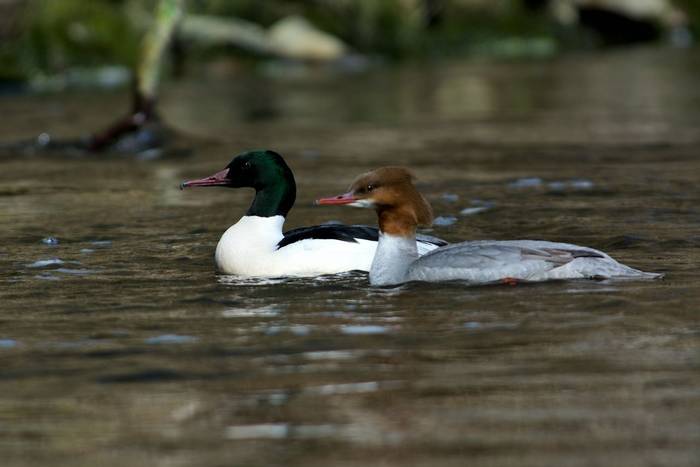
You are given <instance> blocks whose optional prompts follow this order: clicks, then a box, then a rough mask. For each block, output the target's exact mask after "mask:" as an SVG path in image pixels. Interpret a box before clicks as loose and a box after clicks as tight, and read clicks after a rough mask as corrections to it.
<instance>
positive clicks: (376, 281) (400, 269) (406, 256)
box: [369, 229, 418, 286]
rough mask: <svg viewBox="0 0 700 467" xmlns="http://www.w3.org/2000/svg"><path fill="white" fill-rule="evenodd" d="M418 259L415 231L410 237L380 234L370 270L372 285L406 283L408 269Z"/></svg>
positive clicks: (382, 232) (381, 232)
mask: <svg viewBox="0 0 700 467" xmlns="http://www.w3.org/2000/svg"><path fill="white" fill-rule="evenodd" d="M416 259H418V248H417V247H416V234H415V229H414V231H413V233H411V234H409V235H396V234H392V233H387V232H384V231H380V232H379V242H378V244H377V251H376V253H375V254H374V259H373V260H372V266H371V268H370V270H369V282H370V284H372V285H378V286H382V285H395V284H400V283H402V282H405V281H406V276H407V273H408V268H409V266H410V265H411V263H413V262H414V261H415V260H416Z"/></svg>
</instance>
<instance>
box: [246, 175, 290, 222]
mask: <svg viewBox="0 0 700 467" xmlns="http://www.w3.org/2000/svg"><path fill="white" fill-rule="evenodd" d="M295 200H296V186H295V184H294V181H293V180H292V181H291V183H290V181H289V180H284V179H282V180H278V181H277V182H276V183H274V184H269V185H263V186H261V187H256V189H255V199H253V203H252V204H251V205H250V208H248V211H247V212H246V216H258V217H273V216H282V217H287V214H288V213H289V211H290V210H291V209H292V206H294V201H295Z"/></svg>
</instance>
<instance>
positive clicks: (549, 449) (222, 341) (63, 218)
mask: <svg viewBox="0 0 700 467" xmlns="http://www.w3.org/2000/svg"><path fill="white" fill-rule="evenodd" d="M698 72H700V55H699V54H698V52H697V51H678V52H676V51H667V50H661V51H649V50H632V51H627V52H621V53H609V54H604V55H599V56H576V57H571V58H567V59H562V60H559V61H553V62H541V63H503V64H489V63H482V64H479V63H477V64H463V63H448V64H444V65H442V66H439V67H434V68H430V67H427V65H426V66H419V65H413V66H404V67H398V68H391V69H385V70H375V71H371V72H367V73H363V74H357V75H350V76H342V75H334V74H333V73H315V74H311V76H309V77H307V78H305V79H300V78H297V77H292V78H284V77H264V78H257V79H254V78H253V77H250V76H247V75H233V76H231V75H228V74H223V75H222V74H219V75H214V77H210V78H207V79H206V80H204V79H192V80H191V81H187V82H183V83H175V84H173V85H171V86H169V87H167V88H166V89H165V90H164V97H163V99H164V100H163V108H162V110H163V113H164V115H166V116H167V120H168V121H169V123H171V124H172V125H173V126H175V127H177V128H180V129H183V130H187V132H188V134H189V138H190V139H191V141H190V144H191V145H192V147H193V149H194V155H193V156H192V157H189V158H179V159H163V160H155V161H138V160H134V159H132V158H128V157H117V156H100V157H94V158H91V159H88V158H79V157H76V156H75V155H68V156H60V155H54V156H22V157H20V156H19V155H16V156H15V157H12V156H6V157H4V158H3V159H2V160H0V164H1V166H2V171H1V172H0V173H1V175H0V177H2V184H1V185H0V227H1V229H2V232H3V248H2V249H0V265H1V266H2V268H0V300H1V303H2V305H1V306H0V454H1V455H2V458H3V466H20V465H42V466H94V465H100V466H123V465H148V466H184V465H198V466H205V465H279V466H288V465H304V466H327V465H338V466H351V465H358V466H365V465H376V464H381V465H387V466H437V465H439V466H453V465H454V466H457V465H459V466H462V465H499V466H500V465H507V466H518V467H521V466H541V465H553V466H554V465H557V466H560V465H569V466H592V465H616V466H644V465H647V466H656V465H664V466H665V465H674V466H695V465H698V463H699V462H700V448H699V447H698V446H700V390H699V389H698V388H699V387H700V371H698V370H700V352H699V351H700V325H699V324H698V322H699V320H698V316H699V313H700V310H699V309H698V303H699V299H700V285H698V281H697V278H696V276H697V264H698V260H699V259H700V254H699V253H698V247H699V246H700V233H699V232H700V230H699V227H700V208H699V207H698V199H700V187H699V184H698V173H700V159H699V158H698V154H699V150H700V132H699V131H698V122H699V121H700V110H699V109H700V87H699V86H697V76H698ZM218 73H221V72H220V71H219V72H218ZM0 105H1V106H2V109H3V113H4V114H5V115H12V118H11V119H6V120H5V121H4V125H3V126H2V127H0V140H2V141H8V140H14V139H20V138H26V137H30V136H33V135H36V134H38V133H39V132H41V131H50V132H51V133H52V134H58V135H66V137H68V136H75V135H76V134H77V133H80V132H82V131H84V129H89V128H96V127H100V126H101V125H102V124H106V123H108V122H109V121H110V120H111V119H112V118H113V117H114V115H113V114H112V110H111V109H115V111H116V110H118V109H124V110H126V102H124V98H123V96H121V95H112V94H100V93H92V94H85V93H81V94H69V95H48V96H15V97H11V96H5V97H3V98H2V101H0ZM105 109H110V111H109V112H107V111H105ZM251 147H270V148H274V149H276V150H278V151H280V152H282V153H283V154H284V155H285V156H286V157H287V160H288V161H289V163H290V165H291V166H292V168H293V169H294V171H295V173H296V176H297V181H298V184H299V198H298V201H297V205H296V207H295V208H294V209H293V210H292V213H291V216H290V219H289V222H288V227H289V228H292V227H295V226H300V225H308V224H313V223H321V222H325V221H328V220H342V221H345V222H374V219H373V215H372V213H371V212H368V211H364V210H352V209H343V208H330V207H329V208H321V207H314V206H313V205H312V200H313V199H315V198H317V197H319V196H324V195H326V196H327V195H331V194H336V193H340V192H342V191H343V190H344V189H345V188H346V186H347V185H348V184H349V182H350V181H351V180H352V178H353V177H354V176H355V175H356V174H358V173H360V172H362V171H365V170H369V169H371V168H375V167H377V166H380V165H385V164H404V165H408V166H410V167H412V168H413V169H414V171H415V172H416V174H417V175H418V176H419V180H420V188H421V190H422V191H423V192H424V193H425V194H426V196H427V197H428V199H429V200H430V201H431V202H432V203H433V206H434V208H435V212H436V215H439V216H443V217H444V218H454V221H453V222H450V223H446V224H445V225H443V226H435V227H434V229H433V230H432V232H430V233H432V234H435V235H439V236H442V237H444V238H446V239H448V240H462V239H468V238H471V239H483V238H495V239H509V238H541V239H548V240H555V241H568V242H574V243H579V244H583V245H588V246H592V247H597V248H602V249H604V250H606V251H607V252H609V253H610V254H612V255H613V256H614V257H616V258H618V259H620V260H621V261H623V262H625V263H626V264H629V265H631V266H634V267H638V268H641V269H644V270H649V271H656V272H664V273H666V279H664V280H662V281H643V282H626V281H623V282H613V281H603V282H586V281H574V282H562V283H549V284H538V285H531V286H522V285H518V286H514V287H511V286H492V287H477V288H474V287H472V288H466V287H463V286H462V285H460V284H442V285H425V284H411V285H405V286H402V287H398V288H391V289H372V288H369V287H368V286H367V278H366V276H365V275H363V274H359V273H348V274H344V275H340V276H338V277H333V276H326V277H321V278H317V279H269V280H250V279H248V280H245V279H239V278H232V277H228V276H222V275H217V274H216V273H215V271H214V268H213V259H212V255H213V250H214V247H215V245H216V242H217V240H218V237H219V235H220V234H221V233H222V232H223V231H224V229H225V228H226V227H227V226H228V225H229V224H231V223H232V222H234V221H235V220H236V219H237V218H238V216H240V215H241V214H242V213H243V212H244V211H245V209H246V208H247V206H248V203H249V202H250V199H251V192H250V191H246V190H237V191H236V190H224V189H200V190H190V191H185V192H181V191H179V190H178V185H179V183H180V182H181V181H182V180H183V179H186V178H193V177H200V176H204V175H209V174H210V173H213V172H215V171H217V170H220V169H221V168H222V167H223V166H225V165H226V164H227V163H228V161H229V159H230V158H231V157H232V156H233V155H235V154H236V153H237V152H239V151H241V150H243V149H245V148H251ZM534 179H538V180H539V181H538V183H523V182H522V180H534ZM518 181H521V182H520V183H517V182H518ZM445 194H448V196H445ZM484 206H486V207H487V209H482V210H477V211H476V212H475V211H473V210H472V209H473V208H475V207H484ZM463 210H467V211H466V212H465V213H463V214H460V213H461V212H462V211H463ZM49 238H50V239H53V240H51V241H46V239H49Z"/></svg>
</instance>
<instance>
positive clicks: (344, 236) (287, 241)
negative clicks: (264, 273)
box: [277, 224, 447, 250]
mask: <svg viewBox="0 0 700 467" xmlns="http://www.w3.org/2000/svg"><path fill="white" fill-rule="evenodd" d="M358 238H359V239H362V240H370V241H373V242H376V241H378V240H379V229H378V228H377V227H370V226H369V225H345V224H323V225H315V226H313V227H300V228H298V229H292V230H289V231H287V232H285V233H284V238H283V239H282V240H280V242H279V243H278V244H277V249H278V250H279V249H280V248H284V247H285V246H287V245H291V244H292V243H295V242H298V241H301V240H306V239H317V240H340V241H341V242H351V243H357V239H358ZM416 238H417V240H418V241H419V242H422V243H431V244H433V245H436V246H445V245H447V242H446V241H444V240H442V239H439V238H437V237H431V236H428V235H418V236H417V237H416Z"/></svg>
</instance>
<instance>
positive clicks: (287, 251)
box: [181, 150, 447, 277]
mask: <svg viewBox="0 0 700 467" xmlns="http://www.w3.org/2000/svg"><path fill="white" fill-rule="evenodd" d="M198 186H205V187H206V186H223V187H230V188H242V187H250V188H254V189H255V198H254V199H253V203H252V204H251V205H250V208H248V211H247V212H246V214H245V216H243V217H242V218H241V219H240V220H239V221H238V222H237V223H235V224H234V225H232V226H231V227H229V228H228V230H226V232H225V233H224V234H223V235H222V237H221V239H220V240H219V243H218V245H217V246H216V254H215V259H216V265H217V267H218V269H219V270H220V271H221V272H223V273H226V274H236V275H240V276H245V277H280V276H316V275H321V274H335V273H339V272H344V271H351V270H361V271H369V268H370V265H371V264H372V258H374V252H375V250H376V248H377V239H378V236H379V232H378V229H377V228H376V227H369V226H365V225H343V224H326V225H316V226H312V227H302V228H298V229H293V230H290V231H288V232H285V233H283V232H282V226H283V225H284V221H285V218H286V216H287V214H288V213H289V211H290V209H292V206H293V205H294V201H295V198H296V183H295V181H294V175H293V174H292V171H291V169H290V168H289V166H288V165H287V164H286V162H285V161H284V159H283V158H282V156H280V155H279V154H277V153H276V152H274V151H266V150H259V151H250V152H245V153H243V154H240V155H239V156H237V157H235V158H234V159H233V160H232V161H231V163H229V165H228V166H226V168H225V169H224V170H222V171H220V172H217V173H215V174H214V175H212V176H210V177H206V178H202V179H198V180H190V181H186V182H184V183H182V185H181V188H183V189H184V188H187V187H198ZM414 243H416V244H415V245H414V248H415V250H416V254H423V253H426V252H428V251H430V250H432V249H434V248H437V247H438V246H443V245H446V244H447V242H445V241H443V240H440V239H439V238H435V237H430V236H427V235H423V236H419V237H418V241H417V242H416V240H415V237H414Z"/></svg>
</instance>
